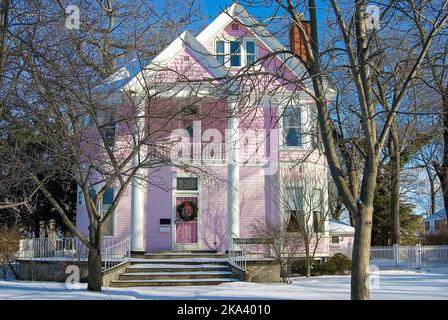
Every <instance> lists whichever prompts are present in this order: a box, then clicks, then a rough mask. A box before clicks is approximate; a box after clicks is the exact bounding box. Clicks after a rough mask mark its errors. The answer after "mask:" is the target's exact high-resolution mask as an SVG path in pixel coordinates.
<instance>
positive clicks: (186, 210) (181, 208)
mask: <svg viewBox="0 0 448 320" xmlns="http://www.w3.org/2000/svg"><path fill="white" fill-rule="evenodd" d="M176 212H177V214H178V215H179V218H181V219H182V220H183V221H193V220H195V219H196V218H197V216H198V206H197V205H196V203H194V202H191V201H184V202H182V203H181V204H180V205H178V206H177V207H176Z"/></svg>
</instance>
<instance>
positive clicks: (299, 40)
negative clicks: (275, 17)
mask: <svg viewBox="0 0 448 320" xmlns="http://www.w3.org/2000/svg"><path fill="white" fill-rule="evenodd" d="M301 23H302V25H303V27H304V28H305V32H306V33H307V36H308V39H310V38H311V27H310V22H309V21H306V20H301ZM289 47H290V48H291V51H294V52H295V53H297V54H298V55H299V56H300V57H301V58H302V59H303V61H305V63H306V62H308V55H307V53H306V49H305V45H304V39H303V37H302V35H301V34H300V30H299V27H298V26H296V25H295V24H293V25H292V26H291V29H290V30H289Z"/></svg>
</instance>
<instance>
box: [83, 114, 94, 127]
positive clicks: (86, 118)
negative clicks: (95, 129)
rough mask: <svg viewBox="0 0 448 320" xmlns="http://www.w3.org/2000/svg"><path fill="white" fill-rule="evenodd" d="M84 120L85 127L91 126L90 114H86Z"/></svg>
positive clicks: (91, 118)
mask: <svg viewBox="0 0 448 320" xmlns="http://www.w3.org/2000/svg"><path fill="white" fill-rule="evenodd" d="M84 121H85V123H84V124H85V126H86V127H90V126H93V117H92V115H90V114H86V116H85V119H84Z"/></svg>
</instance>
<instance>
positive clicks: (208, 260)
mask: <svg viewBox="0 0 448 320" xmlns="http://www.w3.org/2000/svg"><path fill="white" fill-rule="evenodd" d="M227 261H228V260H227V258H188V257H185V258H182V259H181V258H178V259H174V258H173V259H146V258H143V259H141V258H131V263H132V264H133V265H134V264H141V263H144V264H188V265H201V264H226V263H227Z"/></svg>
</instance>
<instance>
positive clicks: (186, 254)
mask: <svg viewBox="0 0 448 320" xmlns="http://www.w3.org/2000/svg"><path fill="white" fill-rule="evenodd" d="M133 258H138V259H148V260H150V259H156V260H160V259H191V258H213V259H216V258H227V255H226V254H223V253H210V252H200V253H189V252H170V253H147V254H138V255H134V256H133Z"/></svg>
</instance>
